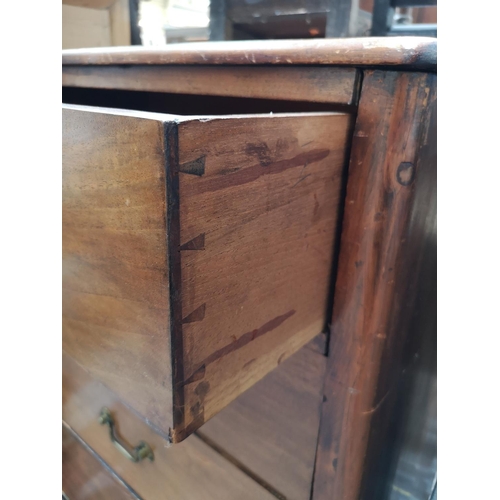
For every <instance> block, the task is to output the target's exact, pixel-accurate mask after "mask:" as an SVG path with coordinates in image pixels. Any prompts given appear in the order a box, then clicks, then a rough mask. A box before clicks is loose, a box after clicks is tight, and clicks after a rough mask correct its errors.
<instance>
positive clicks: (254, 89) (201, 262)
mask: <svg viewBox="0 0 500 500" xmlns="http://www.w3.org/2000/svg"><path fill="white" fill-rule="evenodd" d="M63 102H64V104H63V186H62V187H63V351H64V352H63V433H64V440H63V448H64V449H63V490H64V494H65V495H66V496H67V497H68V498H70V499H72V500H75V499H79V498H137V497H138V498H143V499H144V500H156V499H158V500H160V499H192V500H197V499H224V498H227V499H228V500H229V499H247V498H248V499H257V498H263V499H272V498H276V497H277V498H286V499H290V500H299V499H300V500H306V499H309V498H313V499H329V498H334V499H355V498H360V497H361V498H368V499H370V498H376V499H377V498H381V499H382V498H386V497H388V496H387V495H388V493H387V488H388V486H387V485H388V484H390V477H391V474H392V475H393V474H394V468H395V464H396V462H397V457H398V451H397V450H398V449H399V448H400V446H399V445H398V443H401V440H402V436H403V435H404V425H403V423H404V421H406V420H407V418H406V417H405V415H406V414H407V412H408V408H409V407H410V400H409V398H408V397H407V396H408V394H409V393H410V392H411V391H410V389H409V387H410V386H411V384H412V381H413V380H414V379H415V376H416V373H418V370H419V367H421V366H422V363H424V362H427V361H428V360H429V359H431V358H432V354H429V353H432V349H433V345H434V343H435V341H434V340H433V338H434V337H433V335H435V320H434V307H435V298H434V296H433V291H434V289H435V238H436V235H435V228H436V226H435V212H436V185H435V184H436V183H435V178H436V145H435V140H436V137H435V120H436V46H435V40H431V39H423V38H401V39H399V38H391V39H377V38H367V39H343V40H310V41H275V42H266V43H260V42H227V43H226V42H224V43H211V44H189V45H177V46H175V45H173V46H169V47H167V48H162V49H147V48H138V49H133V48H114V49H106V50H102V49H99V50H92V49H89V50H71V51H64V52H63ZM422 360H424V361H422ZM405 395H406V396H405ZM431 399H432V398H431ZM405 412H406V413H405ZM398 446H399V448H398ZM120 451H121V452H122V453H121V454H120V453H119V452H120ZM382 455H383V456H382ZM92 495H93V496H92Z"/></svg>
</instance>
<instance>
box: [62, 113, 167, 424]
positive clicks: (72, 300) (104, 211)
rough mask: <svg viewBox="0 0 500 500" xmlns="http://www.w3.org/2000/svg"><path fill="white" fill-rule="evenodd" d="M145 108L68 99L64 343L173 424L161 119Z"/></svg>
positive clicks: (139, 406)
mask: <svg viewBox="0 0 500 500" xmlns="http://www.w3.org/2000/svg"><path fill="white" fill-rule="evenodd" d="M139 115H140V114H137V116H131V114H130V113H128V116H127V115H125V116H123V115H119V114H111V113H106V112H105V111H104V110H103V112H97V110H95V109H94V111H90V110H89V109H85V108H83V109H67V108H66V109H63V178H62V183H63V304H62V307H63V349H64V350H65V351H66V352H67V353H68V354H70V355H71V356H73V357H74V358H75V359H76V360H77V361H78V362H79V363H81V364H82V365H83V366H85V367H86V368H87V369H89V370H90V371H91V372H92V373H93V374H94V375H95V376H97V377H99V379H100V380H102V381H103V382H104V383H106V384H107V385H108V387H110V388H111V389H112V390H113V391H115V392H116V393H117V394H118V395H119V396H120V397H121V398H122V399H123V400H124V401H125V402H126V403H127V404H129V405H130V406H131V407H133V408H135V409H136V410H137V411H138V412H139V413H140V414H141V415H143V416H144V418H146V419H147V420H148V421H150V422H151V423H152V424H153V425H155V426H156V427H158V428H159V429H161V430H162V431H163V432H164V433H166V434H168V430H169V427H170V426H171V419H172V416H171V415H172V383H171V375H170V374H171V369H170V342H169V329H168V321H169V314H170V306H169V290H168V278H167V276H168V258H167V250H166V222H165V218H166V206H165V158H164V152H163V151H164V145H163V123H162V121H161V120H159V119H157V120H153V119H149V118H144V117H139ZM144 116H147V115H144Z"/></svg>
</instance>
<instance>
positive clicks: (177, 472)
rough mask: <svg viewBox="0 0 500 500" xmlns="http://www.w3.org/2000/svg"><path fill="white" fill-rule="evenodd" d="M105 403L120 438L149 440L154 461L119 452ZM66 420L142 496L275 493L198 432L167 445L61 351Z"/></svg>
mask: <svg viewBox="0 0 500 500" xmlns="http://www.w3.org/2000/svg"><path fill="white" fill-rule="evenodd" d="M103 407H107V408H108V409H109V410H110V412H111V413H112V415H113V418H114V419H115V421H116V427H117V432H118V434H119V437H120V439H122V440H124V441H125V442H127V443H128V444H129V445H130V446H136V445H137V444H138V443H139V442H141V441H145V442H146V443H148V445H149V446H150V447H151V448H152V450H153V453H154V460H153V461H149V460H148V459H145V460H143V461H140V462H136V463H134V462H132V461H130V460H128V459H127V458H126V457H125V456H123V455H122V454H121V453H120V451H119V450H118V449H117V448H116V447H115V446H114V445H113V444H112V442H111V439H110V436H109V431H108V429H107V427H106V426H105V425H102V424H100V423H99V421H98V417H99V414H100V412H101V409H102V408H103ZM63 420H64V422H65V423H66V424H67V425H68V426H69V427H70V428H71V429H72V430H73V431H74V432H75V433H76V434H78V436H79V437H80V438H81V439H83V440H84V441H85V442H86V443H87V444H88V446H89V447H90V448H92V450H94V451H95V452H96V453H97V454H98V455H99V456H100V457H101V458H102V460H103V461H104V462H105V463H106V464H107V465H108V466H109V467H110V468H112V469H113V471H114V472H115V473H116V474H117V475H118V476H119V477H120V478H121V479H122V480H123V481H124V482H125V483H126V484H127V485H128V486H130V488H131V489H132V490H133V491H134V492H136V493H137V495H138V496H140V497H141V498H143V499H144V500H163V499H168V500H170V499H172V498H175V499H176V500H193V499H195V498H203V499H206V500H235V499H238V500H272V499H273V498H275V497H274V496H273V495H271V494H270V493H269V492H268V491H267V490H265V489H264V488H263V487H262V486H260V485H259V484H257V483H256V482H254V481H253V480H252V479H250V477H248V476H247V475H245V474H244V473H243V472H241V471H240V470H239V469H238V468H237V467H235V466H234V465H233V464H231V463H230V462H229V461H227V460H226V459H225V458H223V457H222V456H221V455H219V454H218V453H217V452H215V451H214V450H213V449H212V448H210V447H209V446H208V445H206V444H205V443H204V442H202V441H201V440H200V439H199V438H198V437H197V436H195V435H193V436H191V437H190V438H189V439H186V440H185V441H184V442H183V443H180V444H178V445H175V446H171V445H169V443H168V442H167V441H166V440H164V439H162V438H161V437H160V436H159V435H158V434H156V433H154V432H153V431H152V430H151V428H150V427H149V426H148V425H147V424H146V423H144V422H143V421H142V420H141V419H140V418H138V417H137V416H136V415H135V414H133V413H132V412H131V411H130V410H129V409H128V408H126V407H125V406H124V405H123V404H121V403H120V402H119V401H118V400H117V398H116V396H115V395H114V394H113V393H112V392H111V391H109V390H108V389H107V388H106V387H104V386H103V385H102V384H101V383H99V382H97V381H95V380H94V379H93V378H92V377H91V376H90V375H89V374H88V373H87V372H86V371H85V370H83V369H82V368H81V367H80V366H78V364H77V363H76V362H75V361H74V360H72V359H71V358H70V357H69V356H67V355H63ZM70 499H71V497H70Z"/></svg>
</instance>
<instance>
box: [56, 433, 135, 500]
mask: <svg viewBox="0 0 500 500" xmlns="http://www.w3.org/2000/svg"><path fill="white" fill-rule="evenodd" d="M62 481H63V482H62V489H63V495H64V496H63V498H66V499H67V500H137V497H136V495H134V494H133V493H132V492H131V491H130V490H129V489H128V488H127V487H126V486H125V485H124V484H123V483H122V482H121V481H120V479H119V478H117V477H116V476H115V475H114V474H113V473H111V472H110V471H109V470H108V469H107V467H106V466H105V465H104V464H103V463H102V462H101V460H99V458H98V457H97V456H96V455H95V453H93V452H92V451H91V450H90V449H89V448H88V447H87V446H85V445H84V444H83V443H81V442H80V441H79V439H78V438H77V437H76V435H75V434H74V433H73V432H72V431H70V430H69V429H68V428H66V427H64V426H63V428H62Z"/></svg>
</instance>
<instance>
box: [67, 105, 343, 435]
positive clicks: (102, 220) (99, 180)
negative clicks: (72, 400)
mask: <svg viewBox="0 0 500 500" xmlns="http://www.w3.org/2000/svg"><path fill="white" fill-rule="evenodd" d="M350 120H351V117H350V116H349V115H348V114H343V113H303V114H291V115H273V116H270V115H255V116H232V117H224V118H213V117H212V118H210V117H206V118H203V119H200V118H196V119H194V118H183V117H172V116H168V115H159V114H154V113H134V114H132V113H128V112H125V111H120V112H114V111H109V110H108V111H106V110H99V109H92V108H84V107H73V108H71V109H65V111H64V123H63V128H64V141H63V291H64V293H63V348H64V350H65V351H66V352H67V353H69V354H70V355H71V356H72V357H73V358H74V359H76V360H77V361H78V363H80V364H81V365H82V366H84V367H85V368H86V369H88V370H89V371H90V372H91V373H92V374H93V375H94V376H96V377H97V378H98V379H99V380H102V381H103V382H104V383H105V384H106V385H107V386H108V387H109V388H110V389H111V390H113V392H115V393H116V394H117V395H118V396H119V397H120V399H121V400H122V401H124V402H125V403H126V404H127V405H128V406H129V407H131V408H133V409H134V410H135V411H136V412H137V413H138V414H139V415H140V416H142V417H143V418H144V419H145V420H147V421H148V422H149V423H150V424H151V425H152V426H153V427H154V428H155V429H156V430H157V431H158V432H160V433H162V434H163V435H164V436H168V437H169V438H170V439H171V440H172V441H173V442H179V441H182V440H183V439H184V438H185V437H186V436H188V435H189V434H191V433H192V432H193V431H194V430H196V429H197V428H199V427H200V426H201V425H202V424H203V423H204V422H205V421H207V420H208V419H210V418H211V417H212V416H214V415H216V414H217V413H218V412H219V411H220V410H221V409H222V408H224V407H225V406H226V405H227V404H229V403H230V402H231V401H232V400H234V399H235V398H236V397H237V396H238V395H239V394H241V393H242V392H244V391H245V390H247V389H248V388H249V387H251V386H252V385H253V384H255V383H256V382H257V381H258V380H260V379H261V378H262V377H263V376H264V375H266V374H267V373H268V372H269V371H271V370H272V369H274V368H275V367H276V366H278V364H279V363H280V362H282V361H283V360H284V359H286V358H287V357H288V356H290V355H291V354H293V353H294V352H295V351H297V350H298V349H299V348H300V347H301V346H303V345H304V344H305V343H307V342H308V341H309V340H311V339H312V338H313V337H314V336H315V335H317V334H318V333H319V332H320V331H321V330H322V329H323V327H324V325H325V324H326V317H325V316H326V311H327V308H328V307H327V301H328V291H329V280H330V274H331V268H332V264H333V260H334V259H335V258H336V256H335V255H334V247H333V244H334V235H335V232H336V228H337V221H338V210H339V207H340V206H341V204H342V203H343V200H342V199H341V193H342V177H343V172H344V166H345V160H346V148H347V142H348V135H349V124H350Z"/></svg>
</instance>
